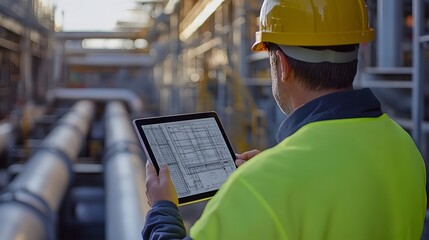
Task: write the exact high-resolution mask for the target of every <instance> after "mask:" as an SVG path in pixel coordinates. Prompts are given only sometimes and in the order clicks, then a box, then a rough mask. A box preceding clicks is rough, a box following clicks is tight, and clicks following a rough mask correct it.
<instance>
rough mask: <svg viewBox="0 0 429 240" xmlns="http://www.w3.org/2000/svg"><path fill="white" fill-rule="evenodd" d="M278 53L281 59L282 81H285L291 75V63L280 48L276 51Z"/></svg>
mask: <svg viewBox="0 0 429 240" xmlns="http://www.w3.org/2000/svg"><path fill="white" fill-rule="evenodd" d="M276 55H277V58H278V59H279V62H280V67H281V70H282V75H281V81H283V82H285V81H286V79H287V78H288V77H289V74H290V71H291V69H290V65H289V62H288V60H287V58H286V56H285V55H284V53H282V52H281V51H280V50H278V51H276Z"/></svg>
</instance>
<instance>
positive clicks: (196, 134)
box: [136, 112, 236, 203]
mask: <svg viewBox="0 0 429 240" xmlns="http://www.w3.org/2000/svg"><path fill="white" fill-rule="evenodd" d="M151 120H152V121H143V122H140V126H137V127H140V129H141V130H142V133H143V138H142V139H143V140H144V141H143V142H144V145H145V148H146V151H147V153H149V154H148V155H149V156H150V158H151V159H153V158H154V159H155V161H153V162H154V165H156V166H155V167H156V168H157V170H159V166H160V165H162V164H167V166H168V168H169V169H170V175H171V179H172V181H173V184H174V186H175V188H176V191H177V195H178V197H179V203H184V202H188V201H195V200H198V199H200V198H203V197H208V196H209V195H210V196H211V195H213V194H214V193H215V192H216V190H218V189H219V187H220V186H221V185H222V184H223V183H224V182H225V181H226V179H227V178H228V176H229V175H230V174H231V173H232V172H233V171H234V170H235V169H236V166H235V163H234V154H233V151H232V148H231V146H230V144H229V142H228V140H227V139H226V135H225V133H224V132H223V130H222V128H221V126H220V122H219V121H218V119H217V117H216V116H213V113H211V112H210V114H208V115H207V114H203V113H200V114H191V115H179V116H169V117H161V118H155V119H153V118H152V119H151ZM136 123H137V125H139V124H138V121H137V122H136ZM148 150H149V151H148ZM151 155H152V156H151ZM155 163H156V164H155Z"/></svg>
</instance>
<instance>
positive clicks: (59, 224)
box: [0, 0, 429, 240]
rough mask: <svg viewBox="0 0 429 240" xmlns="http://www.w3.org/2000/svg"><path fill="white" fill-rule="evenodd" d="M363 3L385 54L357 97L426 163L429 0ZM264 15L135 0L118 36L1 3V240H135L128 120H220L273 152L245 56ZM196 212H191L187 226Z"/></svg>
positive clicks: (248, 6) (272, 128)
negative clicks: (409, 140)
mask: <svg viewBox="0 0 429 240" xmlns="http://www.w3.org/2000/svg"><path fill="white" fill-rule="evenodd" d="M63 1H65V0H63ZM366 3H367V5H368V9H369V11H370V12H369V16H370V19H371V25H372V26H373V27H374V28H375V29H376V41H375V42H373V43H370V44H365V45H361V55H360V61H359V71H358V76H357V78H356V79H355V85H356V87H370V88H372V89H373V91H374V93H375V94H376V95H377V96H378V97H379V99H380V100H381V102H382V108H383V110H384V111H385V112H386V113H388V114H389V115H390V116H392V117H393V118H394V119H395V121H397V122H398V123H399V124H400V125H401V126H402V127H403V128H404V129H406V130H407V131H408V132H409V133H410V135H411V136H412V137H413V139H414V141H415V143H416V144H417V146H418V147H419V149H420V150H421V152H422V154H423V156H424V158H425V159H428V158H429V151H428V150H429V142H428V141H429V138H428V136H429V135H428V134H429V122H428V121H429V107H428V106H429V105H428V101H429V92H428V90H429V88H428V86H429V70H428V69H429V55H428V53H429V51H428V49H427V46H428V44H427V43H429V0H367V1H366ZM261 4H262V0H258V1H245V0H182V1H180V0H135V1H134V5H133V7H132V8H131V9H129V14H130V15H132V16H134V17H133V18H129V19H131V20H129V19H128V20H127V21H118V22H117V24H116V27H115V29H111V30H110V31H63V29H62V26H61V25H60V24H59V23H58V22H57V21H56V18H55V15H56V14H58V12H57V11H58V6H57V1H53V0H0V154H1V158H0V239H18V236H19V239H49V240H51V239H59V240H63V239H64V240H67V239H111V240H113V239H139V238H140V231H141V230H142V227H143V224H144V220H145V214H146V213H147V211H148V209H149V206H148V205H147V200H146V199H145V198H146V196H145V185H144V182H145V173H144V170H145V169H144V163H145V160H146V157H145V156H144V154H143V152H142V150H141V147H140V144H139V143H138V140H137V138H136V135H135V133H134V131H133V130H132V126H131V120H132V119H133V118H137V117H147V116H158V115H168V114H176V113H189V112H200V111H216V112H217V113H218V115H219V116H220V119H221V121H222V123H223V125H224V127H225V130H226V132H227V134H228V136H229V138H230V139H231V142H232V144H233V147H234V149H235V151H236V152H242V151H245V150H249V149H253V148H258V149H266V148H268V147H270V146H273V145H274V144H275V143H276V131H277V128H278V126H279V124H280V123H281V121H282V120H283V119H284V115H283V113H282V112H281V111H280V110H279V109H278V107H277V104H276V102H275V100H274V98H273V97H272V92H271V80H270V68H269V62H268V58H267V54H266V53H253V52H251V51H250V47H251V45H252V43H253V41H254V34H255V32H256V31H257V29H258V16H259V10H260V6H261ZM94 11H97V10H96V9H94ZM94 21H97V20H96V19H94ZM203 204H204V203H203ZM201 209H202V205H201V204H196V205H194V206H187V207H184V208H183V212H184V215H185V220H186V222H187V224H189V225H190V224H192V222H193V221H195V218H196V217H197V216H198V214H200V212H201ZM428 226H429V225H428ZM187 227H189V226H187ZM422 239H429V234H427V233H426V226H425V231H424V233H423V236H422Z"/></svg>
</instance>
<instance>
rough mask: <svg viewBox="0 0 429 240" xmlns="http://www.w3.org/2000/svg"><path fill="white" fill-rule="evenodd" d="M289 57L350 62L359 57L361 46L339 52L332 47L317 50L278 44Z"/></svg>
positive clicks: (312, 61)
mask: <svg viewBox="0 0 429 240" xmlns="http://www.w3.org/2000/svg"><path fill="white" fill-rule="evenodd" d="M278 46H279V47H280V49H282V51H283V52H284V53H285V54H286V55H287V56H289V57H291V58H293V59H296V60H300V61H303V62H309V63H322V62H330V63H348V62H352V61H353V60H356V59H357V58H358V53H359V47H357V46H356V47H355V49H354V50H353V51H351V52H337V51H333V50H331V49H323V50H315V49H310V48H305V47H299V46H285V45H278Z"/></svg>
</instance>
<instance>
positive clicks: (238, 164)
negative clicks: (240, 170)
mask: <svg viewBox="0 0 429 240" xmlns="http://www.w3.org/2000/svg"><path fill="white" fill-rule="evenodd" d="M245 162H246V161H245V160H243V159H237V160H235V165H236V166H237V167H240V166H241V164H243V163H245Z"/></svg>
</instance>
